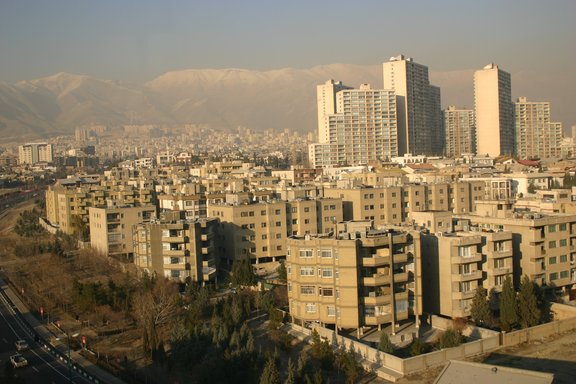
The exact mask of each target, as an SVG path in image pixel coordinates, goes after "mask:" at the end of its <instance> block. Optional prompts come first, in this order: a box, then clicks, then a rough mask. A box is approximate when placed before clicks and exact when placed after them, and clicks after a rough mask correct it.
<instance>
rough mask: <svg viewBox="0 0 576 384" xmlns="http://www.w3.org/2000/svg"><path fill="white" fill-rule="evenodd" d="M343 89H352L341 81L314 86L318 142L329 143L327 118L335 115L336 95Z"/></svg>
mask: <svg viewBox="0 0 576 384" xmlns="http://www.w3.org/2000/svg"><path fill="white" fill-rule="evenodd" d="M344 89H352V87H348V86H346V85H344V84H342V82H341V81H334V80H328V81H326V82H325V83H324V84H322V85H318V86H316V101H317V105H318V142H319V143H329V142H330V129H329V123H328V116H329V115H334V114H336V113H337V107H336V94H337V93H338V92H340V91H342V90H344Z"/></svg>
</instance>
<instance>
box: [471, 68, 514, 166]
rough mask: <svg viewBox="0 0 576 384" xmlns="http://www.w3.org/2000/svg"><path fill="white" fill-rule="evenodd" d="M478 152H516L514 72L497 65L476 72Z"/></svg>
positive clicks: (490, 154)
mask: <svg viewBox="0 0 576 384" xmlns="http://www.w3.org/2000/svg"><path fill="white" fill-rule="evenodd" d="M474 105H475V113H476V143H477V150H476V153H477V154H479V155H486V154H487V155H489V156H492V157H497V156H500V155H512V154H514V109H513V108H514V107H513V103H512V84H511V80H510V74H509V73H507V72H504V71H503V70H501V69H499V68H498V66H497V65H495V64H488V65H487V66H485V67H484V68H483V69H480V70H478V71H476V72H474Z"/></svg>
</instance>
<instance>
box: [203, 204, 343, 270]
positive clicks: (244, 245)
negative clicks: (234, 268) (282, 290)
mask: <svg viewBox="0 0 576 384" xmlns="http://www.w3.org/2000/svg"><path fill="white" fill-rule="evenodd" d="M232 197H234V196H231V195H228V196H227V197H226V201H225V202H220V203H211V204H208V217H217V218H219V219H220V222H221V230H222V235H223V238H222V242H221V244H220V247H221V249H220V254H221V255H222V256H223V257H224V259H223V260H222V263H221V265H222V266H223V267H224V266H229V265H231V264H232V263H233V261H234V260H241V259H243V258H250V260H251V262H252V264H254V265H255V266H256V268H258V269H274V268H275V266H276V265H277V262H278V261H280V260H284V259H285V258H286V238H287V237H288V236H291V235H293V234H296V235H304V234H317V233H328V232H330V231H332V230H333V229H334V227H335V225H336V223H337V222H338V221H341V220H342V201H341V200H340V199H315V200H308V199H297V200H294V201H281V200H270V201H256V202H254V201H252V200H250V199H247V198H240V199H237V198H236V199H235V200H233V199H232Z"/></svg>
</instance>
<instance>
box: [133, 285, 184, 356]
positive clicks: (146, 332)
mask: <svg viewBox="0 0 576 384" xmlns="http://www.w3.org/2000/svg"><path fill="white" fill-rule="evenodd" d="M177 312H178V289H177V286H176V285H175V284H174V283H171V282H170V281H168V280H166V279H153V282H152V284H151V285H150V284H144V286H143V287H142V288H141V290H140V291H139V292H137V293H136V295H135V296H134V315H135V317H136V319H137V321H138V323H139V325H140V327H141V329H142V333H143V338H144V350H145V351H146V352H147V353H149V354H154V353H155V352H158V351H159V350H160V349H161V348H162V346H163V344H164V339H165V338H167V335H163V332H162V331H163V328H164V327H165V326H167V325H169V324H171V323H172V322H173V321H175V320H176V317H177ZM165 336H166V337H165Z"/></svg>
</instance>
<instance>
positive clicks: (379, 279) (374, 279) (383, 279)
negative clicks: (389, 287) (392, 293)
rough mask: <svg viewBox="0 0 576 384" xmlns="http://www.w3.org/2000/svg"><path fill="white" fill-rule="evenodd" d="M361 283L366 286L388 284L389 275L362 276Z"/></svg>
mask: <svg viewBox="0 0 576 384" xmlns="http://www.w3.org/2000/svg"><path fill="white" fill-rule="evenodd" d="M362 282H363V284H364V285H365V286H368V287H376V286H380V285H386V284H390V275H384V274H375V275H373V276H371V277H364V279H363V281H362Z"/></svg>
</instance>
